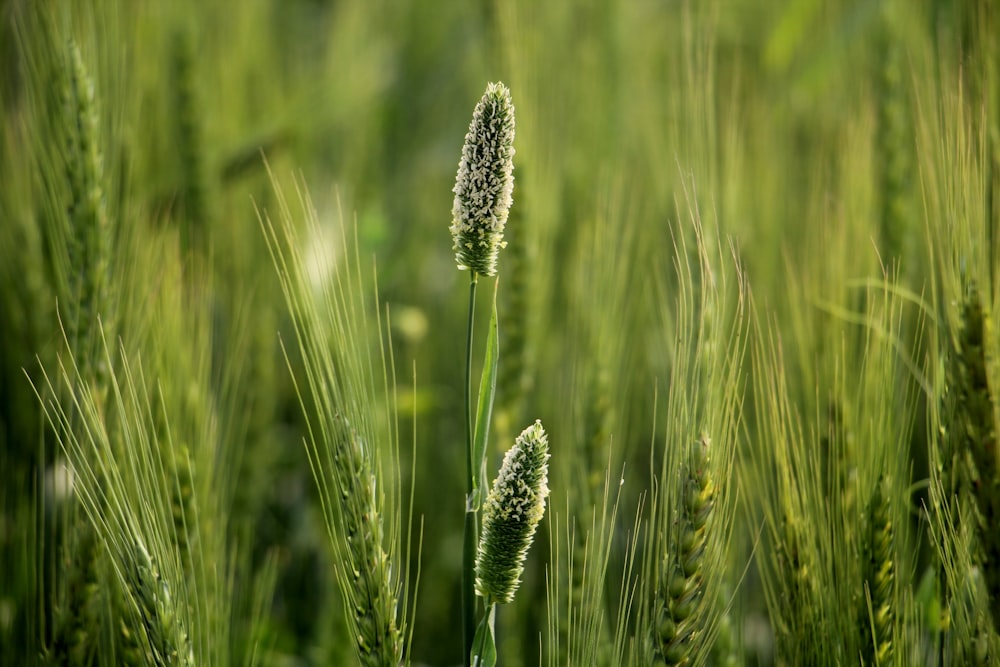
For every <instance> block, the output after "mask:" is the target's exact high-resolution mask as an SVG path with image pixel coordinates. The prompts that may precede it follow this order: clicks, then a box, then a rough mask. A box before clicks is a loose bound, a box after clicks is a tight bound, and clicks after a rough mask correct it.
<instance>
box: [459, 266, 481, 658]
mask: <svg viewBox="0 0 1000 667" xmlns="http://www.w3.org/2000/svg"><path fill="white" fill-rule="evenodd" d="M478 277H479V276H478V274H476V272H475V271H473V272H472V279H471V281H470V282H469V326H468V331H467V334H466V354H465V435H466V439H465V462H466V468H465V481H466V483H465V488H466V494H467V495H466V498H465V528H464V533H465V534H464V542H463V548H462V636H463V638H464V641H463V644H462V646H463V648H464V652H463V653H464V655H465V659H464V664H466V665H469V664H470V663H471V660H472V643H473V640H474V638H475V628H476V624H475V623H476V619H475V615H476V614H475V612H476V606H475V605H476V599H475V590H474V584H475V561H476V542H477V541H478V539H479V535H478V533H479V526H477V525H476V523H477V522H476V511H475V502H474V499H473V497H472V496H473V481H474V479H475V476H474V474H473V466H475V465H477V463H476V462H474V461H473V460H472V459H473V438H474V432H473V425H472V327H473V323H474V320H475V311H476V283H477V282H478Z"/></svg>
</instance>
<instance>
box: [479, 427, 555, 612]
mask: <svg viewBox="0 0 1000 667" xmlns="http://www.w3.org/2000/svg"><path fill="white" fill-rule="evenodd" d="M548 461H549V440H548V436H547V435H546V433H545V429H543V428H542V422H541V421H537V420H536V421H535V423H534V424H532V425H531V426H529V427H528V428H526V429H524V431H522V432H521V435H519V436H518V437H517V440H516V441H515V443H514V446H513V447H511V449H510V450H509V451H508V452H507V454H506V455H505V456H504V460H503V465H501V466H500V474H499V475H497V478H496V480H494V482H493V488H492V489H491V490H490V493H489V495H488V496H487V497H486V503H485V504H484V505H483V532H482V535H481V536H480V538H479V550H478V552H477V553H476V592H477V593H478V594H479V595H481V596H482V597H484V598H486V600H487V603H490V602H496V603H506V602H510V601H512V600H513V599H514V593H515V591H517V587H518V585H519V584H520V583H521V580H520V577H521V573H522V572H523V571H524V560H525V558H526V557H527V555H528V549H529V548H530V547H531V542H532V540H533V539H534V536H535V529H536V528H538V524H539V522H540V521H541V520H542V515H543V514H544V513H545V499H546V497H548V495H549V486H548V474H549V466H548Z"/></svg>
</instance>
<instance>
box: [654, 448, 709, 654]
mask: <svg viewBox="0 0 1000 667" xmlns="http://www.w3.org/2000/svg"><path fill="white" fill-rule="evenodd" d="M708 450H709V439H708V437H707V436H704V435H703V436H702V437H701V438H699V439H698V440H697V441H695V442H694V443H693V445H692V447H691V457H690V460H689V463H688V465H687V471H686V473H685V481H684V489H683V499H682V503H681V511H680V516H679V518H678V523H679V525H678V533H677V534H678V536H679V538H678V539H677V540H676V541H675V542H674V543H673V544H672V545H671V551H672V553H671V554H670V555H669V556H668V558H667V562H666V563H665V567H664V573H665V575H666V580H665V581H664V582H663V583H662V584H661V586H660V590H659V592H658V596H657V597H658V598H659V601H658V607H659V611H658V615H657V618H656V627H655V628H654V632H653V643H654V646H653V655H654V661H655V663H654V664H663V665H686V664H688V663H689V662H690V660H691V657H692V656H693V655H694V653H695V651H696V649H697V646H698V645H699V643H700V641H701V636H700V635H701V632H702V627H701V625H700V623H701V621H702V619H701V615H700V614H699V611H700V609H701V607H702V598H703V594H704V591H703V580H702V564H703V563H704V560H705V558H704V556H705V544H706V532H707V529H708V525H709V520H710V519H711V516H712V509H713V506H714V498H715V486H714V484H713V482H712V477H711V474H710V472H709V469H708V464H709V451H708Z"/></svg>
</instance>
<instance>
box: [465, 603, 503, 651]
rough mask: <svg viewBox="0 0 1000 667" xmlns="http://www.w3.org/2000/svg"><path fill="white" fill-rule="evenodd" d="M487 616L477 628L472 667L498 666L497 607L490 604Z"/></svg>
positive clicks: (473, 643) (484, 616)
mask: <svg viewBox="0 0 1000 667" xmlns="http://www.w3.org/2000/svg"><path fill="white" fill-rule="evenodd" d="M487 606H488V609H487V610H486V614H484V615H483V620H482V621H480V623H479V627H478V628H476V638H475V639H474V640H473V642H472V646H473V649H472V655H471V656H470V657H471V664H472V667H494V665H496V664H497V642H496V638H495V637H494V636H493V625H494V621H495V620H496V613H497V606H496V605H495V604H493V603H492V602H491V603H488V605H487Z"/></svg>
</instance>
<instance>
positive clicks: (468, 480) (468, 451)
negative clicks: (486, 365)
mask: <svg viewBox="0 0 1000 667" xmlns="http://www.w3.org/2000/svg"><path fill="white" fill-rule="evenodd" d="M478 282H479V274H477V273H476V272H475V271H473V272H472V280H471V281H470V282H469V326H468V329H467V333H466V339H465V445H466V447H465V461H466V469H465V487H466V490H467V491H468V492H469V493H470V494H471V493H472V483H473V479H474V476H473V466H474V465H475V462H473V460H472V457H473V443H472V439H473V438H474V437H475V431H474V430H473V424H472V327H473V324H474V321H475V313H476V283H478Z"/></svg>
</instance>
